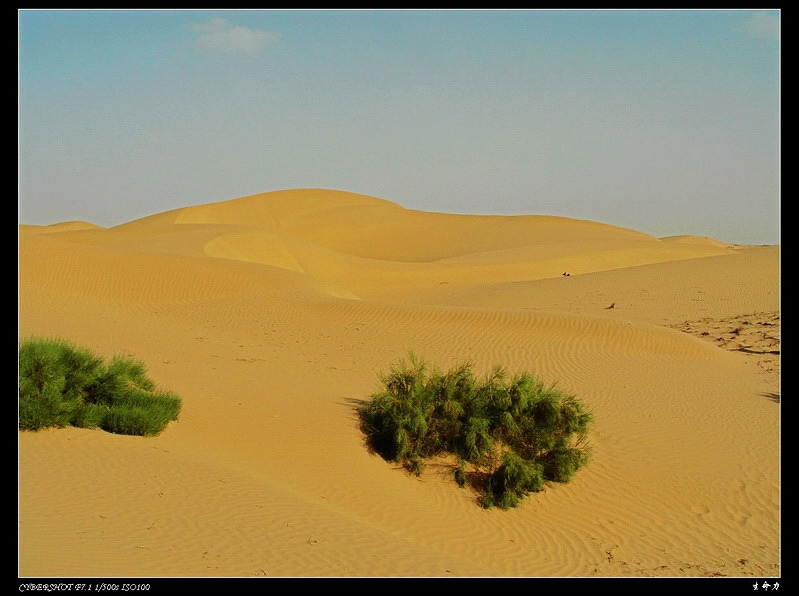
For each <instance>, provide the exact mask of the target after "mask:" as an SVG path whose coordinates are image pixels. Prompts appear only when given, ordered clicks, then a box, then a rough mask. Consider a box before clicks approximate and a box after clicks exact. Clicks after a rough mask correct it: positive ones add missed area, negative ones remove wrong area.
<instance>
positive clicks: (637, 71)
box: [18, 10, 780, 244]
mask: <svg viewBox="0 0 799 596" xmlns="http://www.w3.org/2000/svg"><path fill="white" fill-rule="evenodd" d="M18 17H19V19H18V21H19V221H20V222H21V223H31V224H50V223H56V222H61V221H70V220H83V221H89V222H92V223H95V224H98V225H103V226H113V225H117V224H121V223H124V222H127V221H130V220H133V219H137V218H139V217H144V216H146V215H150V214H153V213H158V212H162V211H166V210H169V209H174V208H178V207H183V206H187V205H195V204H202V203H210V202H215V201H222V200H227V199H232V198H236V197H240V196H245V195H249V194H254V193H258V192H266V191H271V190H282V189H286V188H312V187H313V188H317V187H318V188H336V189H340V190H347V191H352V192H358V193H363V194H369V195H374V196H378V197H381V198H384V199H388V200H391V201H395V202H397V203H400V204H401V205H403V206H405V207H408V208H413V209H422V210H426V211H442V212H448V213H482V214H503V215H514V214H546V215H563V216H567V217H575V218H580V219H590V220H594V221H601V222H605V223H610V224H614V225H619V226H623V227H629V228H633V229H636V230H639V231H642V232H646V233H648V234H652V235H654V236H667V235H674V234H698V235H703V236H710V237H713V238H717V239H719V240H723V241H727V242H737V243H743V244H774V243H777V242H779V207H780V184H779V173H780V167H779V166H780V160H779V157H780V41H779V30H780V12H779V11H777V10H772V11H738V10H724V11H676V10H661V11H632V10H597V11H592V10H571V11H554V10H540V11H539V10H512V11H486V10H473V11H383V10H374V11H307V10H287V11H271V10H262V11H171V10H170V11H166V10H164V11H127V10H126V11H78V10H64V11H53V10H43V11H33V10H22V11H19V12H18Z"/></svg>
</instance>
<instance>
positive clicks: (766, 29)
mask: <svg viewBox="0 0 799 596" xmlns="http://www.w3.org/2000/svg"><path fill="white" fill-rule="evenodd" d="M736 31H738V32H740V33H743V34H744V35H747V36H748V37H754V38H757V39H779V38H780V17H779V15H778V14H777V13H776V12H756V13H754V14H753V15H751V16H750V17H749V18H747V19H746V20H744V21H743V22H741V23H740V24H739V25H738V27H736Z"/></svg>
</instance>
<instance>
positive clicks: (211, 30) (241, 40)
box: [192, 18, 280, 54]
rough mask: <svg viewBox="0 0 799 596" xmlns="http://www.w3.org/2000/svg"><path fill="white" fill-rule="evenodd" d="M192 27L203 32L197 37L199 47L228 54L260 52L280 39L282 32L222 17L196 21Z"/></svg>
mask: <svg viewBox="0 0 799 596" xmlns="http://www.w3.org/2000/svg"><path fill="white" fill-rule="evenodd" d="M192 29H194V30H195V31H202V32H203V34H202V35H200V37H198V38H197V47H198V48H200V49H201V50H206V51H209V52H222V53H226V54H243V53H254V52H260V51H261V50H263V49H264V48H265V47H266V46H268V45H271V44H274V43H277V42H278V41H279V40H280V34H279V33H276V32H274V31H259V30H258V29H249V28H247V27H241V26H239V25H234V24H232V23H231V22H230V21H228V20H226V19H220V18H214V19H211V20H210V21H208V22H207V23H194V24H193V25H192Z"/></svg>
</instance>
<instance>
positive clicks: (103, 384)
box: [19, 338, 181, 435]
mask: <svg viewBox="0 0 799 596" xmlns="http://www.w3.org/2000/svg"><path fill="white" fill-rule="evenodd" d="M180 407H181V400H180V398H179V397H178V396H176V395H174V394H172V393H169V392H165V391H157V390H156V389H155V387H154V386H153V383H152V381H150V380H149V379H148V378H147V376H146V370H145V367H144V364H142V363H141V362H137V361H135V360H131V359H128V358H121V357H116V358H114V359H112V360H111V361H110V362H109V363H108V364H106V363H104V362H103V360H102V359H101V358H98V357H97V356H95V355H93V354H92V353H91V352H89V351H88V350H85V349H83V348H78V347H75V346H74V345H72V344H71V343H69V342H67V341H63V340H59V339H38V338H33V339H29V340H27V341H25V342H23V343H22V344H21V345H20V347H19V428H20V429H21V430H39V429H42V428H46V427H51V426H78V427H83V428H102V429H104V430H107V431H108V432H112V433H120V434H128V435H155V434H158V433H159V432H161V431H162V430H163V429H164V427H165V426H166V425H167V424H168V423H169V422H170V421H172V420H176V419H177V417H178V414H179V413H180Z"/></svg>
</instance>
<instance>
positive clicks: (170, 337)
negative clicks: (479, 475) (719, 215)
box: [19, 189, 781, 577]
mask: <svg viewBox="0 0 799 596" xmlns="http://www.w3.org/2000/svg"><path fill="white" fill-rule="evenodd" d="M19 246H20V253H19V257H20V277H19V295H20V305H19V326H20V336H21V337H27V336H30V335H44V336H61V337H66V338H68V339H70V340H71V341H73V342H75V343H78V344H81V345H84V346H86V347H88V348H90V349H92V350H93V351H95V352H96V353H98V354H101V355H103V356H107V357H110V356H114V355H117V354H121V355H131V356H135V357H136V358H137V359H140V360H142V361H144V363H145V364H146V365H147V367H148V371H149V372H150V375H151V377H152V378H153V380H154V382H155V383H156V384H157V385H158V386H161V387H165V388H168V389H169V390H171V391H174V392H176V393H178V394H179V395H181V396H182V398H183V402H184V407H183V411H182V414H181V417H180V419H179V420H178V421H177V422H176V423H173V424H171V425H170V426H169V427H168V428H167V429H166V431H165V432H163V433H162V434H161V435H159V436H157V437H154V438H151V439H146V440H144V439H141V438H138V437H124V436H117V435H110V434H107V433H103V432H100V431H93V430H79V429H51V430H47V431H43V432H39V433H20V434H19V451H20V474H19V477H20V485H19V493H20V494H19V497H20V498H19V502H20V507H19V520H20V541H19V548H20V551H19V573H20V574H21V575H23V576H32V577H37V576H39V577H69V576H81V577H85V576H102V577H137V576H139V577H147V576H192V577H204V576H218V577H227V576H271V577H297V576H306V577H308V576H326V577H329V576H336V577H349V576H362V577H365V576H382V577H392V576H434V577H447V576H462V577H467V576H482V577H488V576H499V577H545V576H546V577H548V576H552V577H558V576H578V577H591V576H608V577H616V576H690V575H698V576H704V577H710V576H734V577H738V576H747V577H749V576H754V577H769V576H779V574H780V557H781V553H780V515H779V512H780V499H781V493H780V480H779V479H780V475H779V453H780V445H779V443H780V440H779V439H780V437H779V410H780V408H779V391H780V389H779V378H778V372H777V371H778V370H779V367H778V363H777V362H775V360H776V359H778V358H779V309H780V301H779V247H740V246H733V245H728V244H724V243H723V242H719V241H716V240H712V239H707V238H701V237H694V236H678V237H672V238H664V239H657V238H654V237H652V236H649V235H647V234H643V233H640V232H637V231H634V230H628V229H625V228H619V227H615V226H611V225H607V224H600V223H596V222H590V221H584V220H574V219H568V218H560V217H550V216H538V215H524V216H471V215H450V214H444V213H427V212H422V211H415V210H410V209H405V208H403V207H401V206H400V205H397V204H395V203H392V202H390V201H386V200H383V199H379V198H374V197H368V196H365V195H358V194H354V193H347V192H343V191H333V190H323V189H299V190H285V191H277V192H270V193H262V194H257V195H251V196H248V197H242V198H239V199H233V200H229V201H221V202H218V203H212V204H209V205H198V206H193V207H185V208H182V209H176V210H171V211H167V212H164V213H159V214H154V215H151V216H148V217H145V218H141V219H138V220H135V221H132V222H128V223H125V224H122V225H119V226H115V227H113V228H100V227H97V226H92V225H91V224H82V223H76V222H67V223H65V224H56V225H55V226H44V227H42V226H20V245H19ZM758 326H759V327H758ZM706 332H707V333H706ZM705 333H706V334H705ZM703 334H704V335H703ZM713 334H715V335H713ZM408 350H414V351H416V352H417V353H419V354H420V355H421V356H422V357H424V358H425V359H426V360H428V361H429V362H432V363H434V364H436V365H438V366H440V367H442V368H445V367H449V366H451V365H454V364H458V363H461V362H463V361H464V360H469V361H471V362H473V363H474V365H475V370H476V372H478V373H479V374H482V373H484V372H488V371H490V369H491V367H492V366H494V365H501V366H503V367H504V368H505V369H506V370H508V371H509V372H511V373H514V372H532V373H534V374H536V375H539V376H540V377H541V378H542V379H543V380H545V381H547V382H556V383H557V384H558V387H559V388H560V389H561V390H563V391H565V392H567V393H572V394H574V395H576V396H579V397H580V399H581V400H582V401H583V402H584V403H586V405H587V406H588V407H589V409H591V411H592V412H593V413H594V416H595V420H596V422H595V426H594V428H593V429H592V431H591V435H590V437H589V438H590V441H591V444H592V446H593V457H592V461H591V462H590V463H589V464H588V466H587V467H586V468H585V469H584V470H581V471H580V472H578V474H577V475H576V476H575V478H574V480H573V481H572V482H571V483H569V484H566V485H557V486H548V487H547V488H546V489H545V490H544V491H543V492H541V493H536V494H534V495H532V496H530V497H529V498H528V499H526V500H525V502H524V503H523V504H522V506H521V507H519V508H517V509H514V510H512V511H508V512H502V511H493V510H492V511H485V510H483V509H481V508H480V507H479V506H478V504H477V503H476V501H475V494H474V493H472V492H470V491H469V490H465V489H459V488H458V487H457V486H456V485H455V484H454V483H453V482H451V479H450V473H451V469H450V468H449V467H448V465H449V464H448V463H447V462H445V461H442V462H437V463H435V464H434V465H431V466H429V467H428V469H427V470H426V471H425V473H424V474H423V475H422V476H421V477H420V478H416V477H412V476H409V475H407V474H405V473H404V472H402V471H400V470H397V469H396V466H394V465H393V464H390V463H388V462H385V461H383V460H382V459H381V458H380V457H378V456H377V455H375V454H372V453H369V452H368V451H367V449H366V448H365V445H364V440H363V436H362V434H361V432H360V429H359V427H358V421H357V417H356V416H355V411H354V408H355V406H356V405H357V404H358V403H359V402H360V400H363V399H367V398H368V397H369V395H370V394H371V393H372V392H373V391H375V390H376V389H377V388H378V375H379V373H380V372H384V371H385V370H386V368H387V367H388V366H389V365H390V364H391V363H392V362H394V361H396V360H397V359H398V358H400V357H402V356H405V355H407V353H408ZM755 352H758V353H756V354H755ZM766 352H767V354H766ZM87 478H92V479H96V478H101V479H102V482H86V481H85V480H86V479H87Z"/></svg>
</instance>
